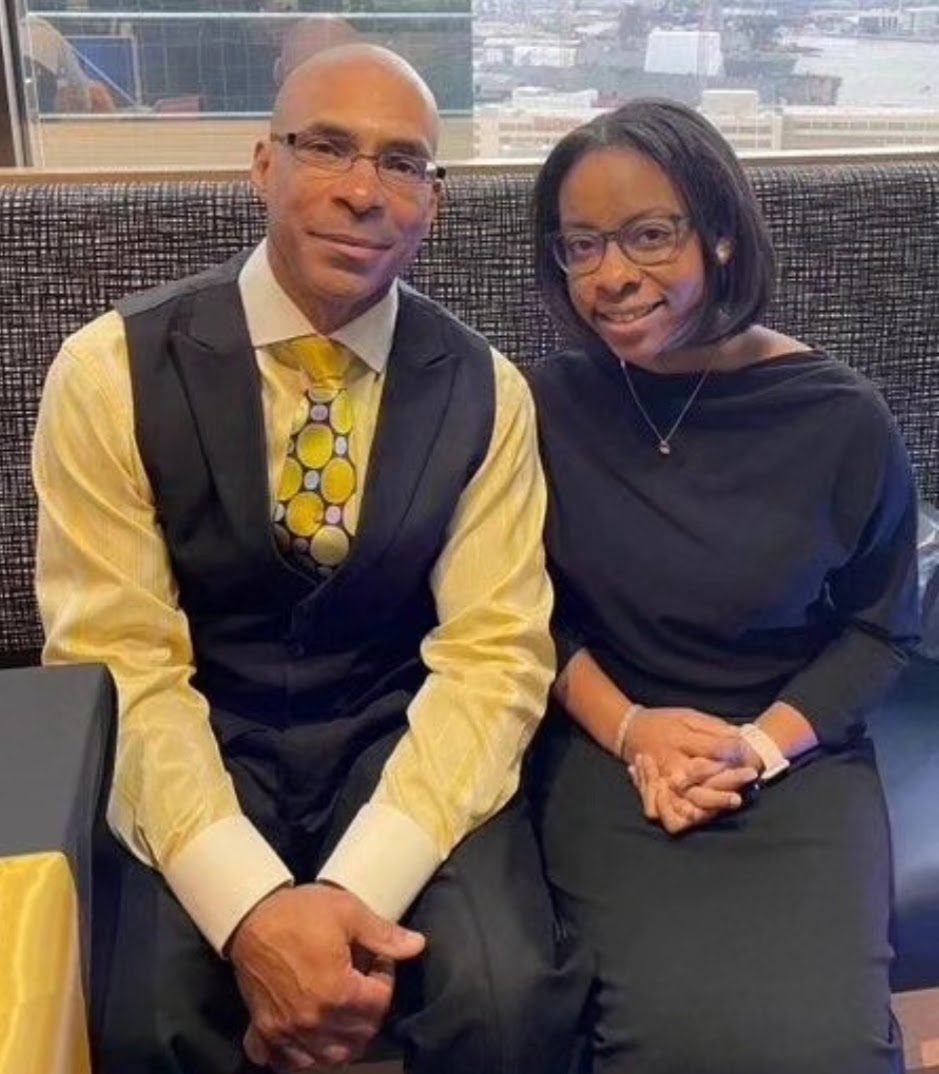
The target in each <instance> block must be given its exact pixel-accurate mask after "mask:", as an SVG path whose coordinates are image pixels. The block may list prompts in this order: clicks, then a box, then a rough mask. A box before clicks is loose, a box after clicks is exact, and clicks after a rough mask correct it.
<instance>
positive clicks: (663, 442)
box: [619, 359, 714, 455]
mask: <svg viewBox="0 0 939 1074" xmlns="http://www.w3.org/2000/svg"><path fill="white" fill-rule="evenodd" d="M713 364H714V360H713V359H711V361H710V362H708V364H707V365H706V366H705V368H704V372H703V373H702V374H701V376H700V377H698V383H697V384H696V385H695V386H694V389H693V390H692V392H691V395H689V396H688V398H687V400H686V401H685V405H684V406H683V407H682V408H681V413H680V414H679V415H678V417H677V418H676V419H675V420H674V421H673V422H672V427H671V428H670V429H669V430H668V432H667V433H665V435H664V436H663V435H662V432H661V430H660V429H659V427H658V426H657V425H656V424H655V422H654V421H653V420H652V419H651V418H650V417H649V412H648V411H647V410H646V408H645V407H644V406H643V405H642V400H641V399H640V398H639V393H638V392H637V391H636V388H635V386H634V384H633V378H632V377H631V376H630V375H629V368H628V366H627V363H626V362H622V361H621V362H620V364H619V367H620V369H622V371H623V376H624V377H625V378H626V384H627V385H628V387H629V394H630V395H631V396H632V397H633V402H634V403H635V404H636V407H637V408H638V410H639V413H640V414H641V415H642V416H643V418H644V419H645V423H646V425H648V426H649V428H650V429H651V430H652V432H653V433H654V434H655V438H656V440H658V442H659V443H658V448H659V454H660V455H671V453H672V446H671V444H670V442H669V441H670V440H671V439H672V437H673V436H674V435H675V431H676V429H677V428H678V426H679V425H681V423H682V421H683V420H684V417H685V415H686V414H687V413H688V411H689V410H690V409H691V404H692V403H693V402H694V401H695V399H697V398H698V392H700V391H701V389H702V388H703V387H704V382H705V381H706V380H707V379H708V374H709V373H710V372H711V367H712V366H713Z"/></svg>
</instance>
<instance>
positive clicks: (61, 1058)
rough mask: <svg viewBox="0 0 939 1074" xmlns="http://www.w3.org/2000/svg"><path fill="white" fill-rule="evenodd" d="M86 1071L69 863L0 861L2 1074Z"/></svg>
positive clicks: (28, 857)
mask: <svg viewBox="0 0 939 1074" xmlns="http://www.w3.org/2000/svg"><path fill="white" fill-rule="evenodd" d="M90 1072H91V1062H90V1060H89V1054H88V1034H87V1031H86V1028H85V1006H84V1000H83V996H82V984H81V963H80V957H79V929H78V899H77V896H76V894H75V883H74V881H73V879H72V871H71V869H70V868H69V863H68V859H67V858H66V856H65V855H64V854H62V853H59V852H58V851H53V852H49V853H41V854H24V855H18V856H14V857H6V858H0V1074H90Z"/></svg>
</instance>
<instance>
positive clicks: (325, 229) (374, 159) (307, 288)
mask: <svg viewBox="0 0 939 1074" xmlns="http://www.w3.org/2000/svg"><path fill="white" fill-rule="evenodd" d="M437 133H438V118H437V108H436V105H435V103H434V98H433V95H432V94H431V92H430V90H429V89H428V88H427V86H426V84H425V83H424V81H423V79H422V78H421V77H420V76H419V75H418V74H417V72H416V71H415V70H414V69H413V68H412V67H411V66H410V64H408V63H406V62H405V61H404V60H402V59H401V57H400V56H396V55H395V54H394V53H393V52H389V51H388V50H387V49H383V48H377V47H376V46H374V45H363V44H359V43H355V44H348V45H342V46H340V47H337V48H331V49H327V50H324V51H322V52H319V53H317V54H316V55H315V56H313V57H311V58H310V59H309V60H307V61H306V62H304V63H302V64H301V65H300V66H299V67H297V68H295V69H294V70H293V71H292V72H291V74H290V76H289V77H288V78H287V79H286V81H285V82H284V85H283V87H282V88H281V91H280V93H279V94H278V96H277V102H276V105H275V108H274V114H273V116H272V119H271V136H270V138H269V139H267V140H265V141H262V142H259V143H258V145H257V146H256V148H255V154H254V165H253V167H252V178H253V181H254V185H255V188H256V189H257V191H258V193H259V194H260V195H261V197H262V198H263V199H264V202H265V204H266V205H267V210H268V212H267V237H268V244H267V249H268V260H269V262H270V265H271V268H272V269H273V270H274V275H275V276H276V277H277V280H278V281H279V282H280V284H281V286H282V287H283V288H284V290H285V291H286V292H287V294H288V295H289V296H290V297H291V298H292V299H293V300H294V302H295V303H296V304H297V305H298V306H299V307H300V309H302V310H303V311H304V312H305V313H307V315H308V316H309V318H310V320H311V322H312V323H313V324H314V325H315V326H316V328H317V329H318V330H319V331H321V332H330V331H333V330H334V329H335V328H336V327H338V326H339V325H341V324H344V323H346V322H348V321H349V320H350V319H352V318H353V317H355V316H358V315H359V314H361V313H363V312H364V311H365V310H366V309H368V308H369V307H370V306H371V305H373V304H374V303H375V302H377V301H378V300H379V299H380V298H381V297H382V295H384V294H386V293H387V291H388V288H389V286H390V285H391V284H392V282H393V280H394V279H395V277H396V276H398V275H400V273H401V272H402V271H403V270H404V269H405V268H406V267H407V266H408V265H409V264H410V262H411V261H412V260H413V258H414V256H415V254H416V253H417V250H418V247H419V246H420V244H421V242H422V240H423V239H424V237H425V235H426V234H427V231H428V229H429V228H430V226H431V223H432V222H433V220H434V217H435V215H436V212H437V206H438V204H439V201H440V191H441V184H440V175H439V172H438V170H437V168H436V166H435V164H434V158H435V156H436V148H437Z"/></svg>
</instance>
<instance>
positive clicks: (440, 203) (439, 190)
mask: <svg viewBox="0 0 939 1074" xmlns="http://www.w3.org/2000/svg"><path fill="white" fill-rule="evenodd" d="M432 190H433V195H434V196H433V199H432V205H433V208H432V209H431V210H430V214H429V216H428V218H427V228H426V231H425V234H430V229H431V228H432V227H433V226H434V223H435V222H436V220H437V217H438V216H439V215H440V210H441V209H442V208H443V207H444V205H445V204H446V200H447V188H446V186H445V185H444V181H443V180H442V179H435V180H434V182H433V187H432Z"/></svg>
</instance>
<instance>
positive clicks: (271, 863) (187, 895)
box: [163, 814, 293, 954]
mask: <svg viewBox="0 0 939 1074" xmlns="http://www.w3.org/2000/svg"><path fill="white" fill-rule="evenodd" d="M163 878H164V879H165V880H166V882H167V884H168V885H169V886H170V888H171V889H172V891H173V894H174V895H175V896H176V898H177V899H179V901H180V902H181V903H182V905H183V908H184V909H185V910H186V913H188V914H189V916H190V917H191V918H192V920H193V921H194V922H195V923H196V925H197V927H198V928H199V931H200V932H201V933H202V934H203V936H205V938H206V939H207V940H208V941H209V943H210V944H211V945H212V946H213V947H214V948H215V950H216V951H218V953H219V954H222V952H223V951H224V949H225V945H226V943H228V940H229V937H230V936H231V934H232V933H233V932H234V931H235V929H236V927H237V926H238V924H239V923H240V921H241V919H242V918H243V917H244V916H245V914H247V913H248V911H249V910H251V909H253V908H254V907H255V906H256V905H257V904H258V903H259V902H260V901H261V900H262V899H263V898H264V897H265V895H270V893H271V892H272V891H275V890H276V889H277V888H280V887H283V886H284V885H285V884H290V883H292V882H293V876H292V875H291V873H290V870H289V869H288V868H287V866H286V865H284V863H283V862H282V861H281V860H280V858H279V857H278V856H277V854H275V853H274V851H273V849H272V848H271V846H270V844H269V843H268V842H267V841H266V840H265V839H264V837H263V836H262V835H261V833H260V832H259V831H258V830H257V828H255V827H254V825H253V824H252V823H251V821H250V820H248V818H247V817H245V816H242V815H240V814H239V815H235V816H232V817H224V818H223V819H222V820H217V821H215V822H214V823H213V824H210V825H209V826H208V828H205V829H203V830H202V831H201V832H199V834H198V835H197V836H195V838H193V839H192V840H191V841H190V842H188V843H187V844H186V845H185V846H184V847H183V849H182V850H181V851H180V852H179V853H178V854H177V855H176V856H175V857H174V858H173V859H172V861H170V863H169V864H168V865H167V866H166V867H165V868H164V869H163Z"/></svg>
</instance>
